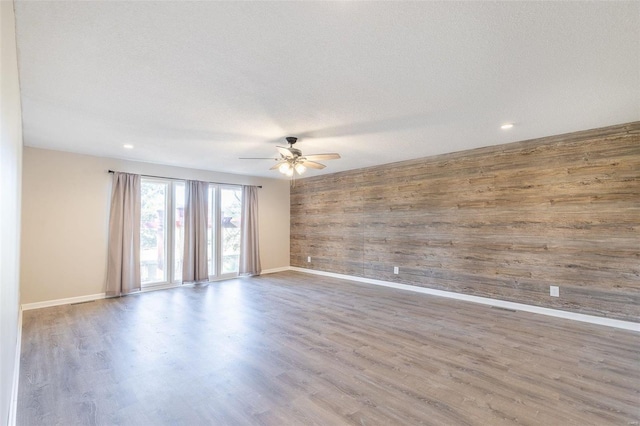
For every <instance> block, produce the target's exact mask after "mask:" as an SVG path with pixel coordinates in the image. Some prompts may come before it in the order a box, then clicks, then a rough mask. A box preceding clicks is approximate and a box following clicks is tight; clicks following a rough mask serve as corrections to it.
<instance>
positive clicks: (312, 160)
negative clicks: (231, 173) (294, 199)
mask: <svg viewBox="0 0 640 426" xmlns="http://www.w3.org/2000/svg"><path fill="white" fill-rule="evenodd" d="M285 139H286V140H287V143H288V144H289V146H286V147H285V146H276V148H277V149H278V153H279V154H280V157H277V158H273V157H241V158H240V159H241V160H275V161H277V163H276V164H275V165H274V166H273V167H271V168H270V169H269V170H276V169H277V170H278V171H280V173H282V174H284V175H287V176H290V177H291V178H294V176H295V174H298V175H301V174H303V173H304V172H305V171H306V170H307V168H311V169H318V170H320V169H324V168H325V167H327V166H325V165H324V164H321V163H318V160H319V161H325V160H336V159H338V158H340V154H336V153H328V154H311V155H303V154H302V151H300V150H299V149H298V148H294V147H293V145H294V144H295V143H296V142H297V141H298V138H296V137H294V136H287V137H286V138H285Z"/></svg>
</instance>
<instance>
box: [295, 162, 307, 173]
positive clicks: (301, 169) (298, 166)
mask: <svg viewBox="0 0 640 426" xmlns="http://www.w3.org/2000/svg"><path fill="white" fill-rule="evenodd" d="M306 170H307V168H306V167H305V165H304V164H302V163H298V164H296V172H298V174H299V175H301V174H303V173H304V172H305V171H306Z"/></svg>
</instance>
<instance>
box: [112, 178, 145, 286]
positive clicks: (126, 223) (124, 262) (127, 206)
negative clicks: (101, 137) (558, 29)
mask: <svg viewBox="0 0 640 426" xmlns="http://www.w3.org/2000/svg"><path fill="white" fill-rule="evenodd" d="M108 252H109V253H108V259H107V296H120V295H122V294H127V293H131V292H132V291H135V290H140V175H133V174H129V173H119V172H115V173H114V174H113V187H112V189H111V212H110V216H109V247H108Z"/></svg>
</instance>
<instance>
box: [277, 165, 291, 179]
mask: <svg viewBox="0 0 640 426" xmlns="http://www.w3.org/2000/svg"><path fill="white" fill-rule="evenodd" d="M278 171H279V172H280V173H282V174H283V175H288V174H289V171H291V165H290V164H289V163H282V164H280V167H278ZM289 176H290V175H289Z"/></svg>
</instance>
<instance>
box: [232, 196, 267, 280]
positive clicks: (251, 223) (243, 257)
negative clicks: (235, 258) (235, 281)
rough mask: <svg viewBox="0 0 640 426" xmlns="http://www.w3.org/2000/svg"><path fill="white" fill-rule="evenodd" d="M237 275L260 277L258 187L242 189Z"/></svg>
mask: <svg viewBox="0 0 640 426" xmlns="http://www.w3.org/2000/svg"><path fill="white" fill-rule="evenodd" d="M240 223H241V230H240V232H241V234H240V267H239V270H238V274H239V275H260V273H261V272H262V266H261V265H260V244H259V241H258V187H256V186H243V187H242V216H241V219H240Z"/></svg>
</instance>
